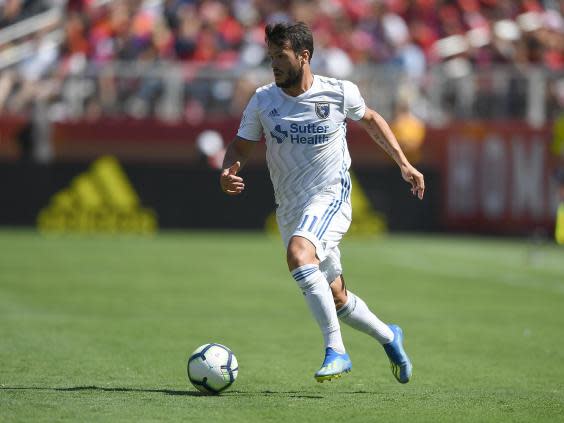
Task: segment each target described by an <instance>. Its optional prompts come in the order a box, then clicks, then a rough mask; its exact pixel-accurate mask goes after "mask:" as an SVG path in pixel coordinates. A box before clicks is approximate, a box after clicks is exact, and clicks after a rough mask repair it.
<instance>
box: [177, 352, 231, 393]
mask: <svg viewBox="0 0 564 423" xmlns="http://www.w3.org/2000/svg"><path fill="white" fill-rule="evenodd" d="M238 372H239V365H238V363H237V358H236V357H235V354H233V353H232V352H231V350H230V349H229V348H227V347H226V346H225V345H221V344H205V345H202V346H200V347H198V348H197V349H196V351H194V352H193V353H192V354H190V358H189V359H188V379H190V382H192V385H194V387H195V388H196V389H198V390H199V391H202V392H205V393H208V394H219V393H220V392H223V391H224V390H226V389H227V388H229V387H230V386H231V385H232V384H233V382H235V379H237V373H238Z"/></svg>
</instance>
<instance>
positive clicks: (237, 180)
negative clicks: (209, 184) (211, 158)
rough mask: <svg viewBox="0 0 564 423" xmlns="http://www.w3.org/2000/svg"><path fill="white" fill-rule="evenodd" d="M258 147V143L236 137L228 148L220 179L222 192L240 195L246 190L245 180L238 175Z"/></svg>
mask: <svg viewBox="0 0 564 423" xmlns="http://www.w3.org/2000/svg"><path fill="white" fill-rule="evenodd" d="M256 145H257V143H256V142H253V141H248V140H246V139H244V138H241V137H239V136H236V137H235V139H234V140H233V141H232V142H231V144H229V146H228V147H227V150H226V152H225V158H224V159H223V166H222V169H223V170H222V171H221V175H220V177H219V184H220V186H221V190H222V191H223V192H224V193H226V194H227V195H239V194H241V193H242V192H243V190H244V189H245V183H244V181H243V178H241V177H240V176H237V173H238V172H239V170H240V169H241V168H242V167H243V166H244V165H245V163H246V162H247V160H248V159H249V157H251V154H252V153H253V150H254V149H255V146H256Z"/></svg>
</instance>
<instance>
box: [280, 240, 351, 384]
mask: <svg viewBox="0 0 564 423" xmlns="http://www.w3.org/2000/svg"><path fill="white" fill-rule="evenodd" d="M287 262H288V268H289V269H290V272H291V273H292V277H293V278H294V279H295V281H296V282H297V284H298V286H299V287H300V289H301V290H302V292H303V294H304V297H305V299H306V302H307V304H308V307H309V309H310V311H311V313H312V314H313V316H314V317H315V320H316V321H317V324H318V325H319V328H320V329H321V332H322V334H323V340H324V343H325V359H324V361H323V364H322V366H321V368H320V369H319V370H318V371H317V372H316V374H315V378H316V379H317V380H318V381H320V382H322V381H324V380H331V379H333V378H335V377H339V376H340V375H341V374H342V373H344V372H347V371H349V370H350V368H351V362H350V359H349V357H348V355H347V354H346V352H345V347H344V345H343V340H342V338H341V328H340V325H339V319H338V318H337V312H336V309H335V306H334V303H333V295H332V294H331V289H330V288H329V283H328V281H327V279H325V277H324V276H323V274H322V273H321V272H320V271H319V260H318V258H317V255H316V247H315V246H314V244H313V243H312V242H311V241H309V240H308V239H306V238H304V237H302V236H292V237H291V238H290V241H289V243H288V248H287Z"/></svg>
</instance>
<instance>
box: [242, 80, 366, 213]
mask: <svg viewBox="0 0 564 423" xmlns="http://www.w3.org/2000/svg"><path fill="white" fill-rule="evenodd" d="M365 110H366V106H365V104H364V99H363V98H362V96H361V95H360V92H359V90H358V87H357V86H356V85H355V84H353V83H352V82H349V81H341V80H337V79H333V78H327V77H323V76H319V75H314V79H313V84H312V86H311V87H310V88H309V90H307V91H306V92H305V93H303V94H300V95H299V96H297V97H292V96H289V95H287V94H286V93H284V92H283V91H282V89H280V88H278V87H277V86H276V85H275V84H274V83H272V84H269V85H265V86H263V87H260V88H258V89H257V90H256V93H255V94H254V95H253V97H252V98H251V100H250V101H249V104H248V105H247V108H246V109H245V111H244V113H243V117H242V119H241V124H240V126H239V130H238V132H237V135H238V136H239V137H241V138H244V139H246V140H249V141H259V140H260V139H261V137H262V134H263V133H264V135H265V138H266V147H267V151H266V160H267V163H268V169H269V171H270V178H271V180H272V185H273V186H274V195H275V199H276V203H277V204H278V206H279V210H278V211H279V213H280V212H282V213H286V212H290V211H292V210H295V209H297V208H303V207H304V206H306V205H307V204H308V202H309V201H310V199H311V198H312V197H313V196H315V195H316V194H318V193H320V192H322V191H324V190H325V189H327V188H329V187H333V186H335V185H339V184H341V185H343V187H342V188H341V189H342V190H345V189H350V187H345V186H344V185H346V184H347V183H349V182H347V181H348V180H349V178H348V169H349V167H350V163H351V158H350V155H349V151H348V148H347V142H346V121H345V120H346V118H350V119H353V120H359V119H361V118H362V117H363V116H364V112H365Z"/></svg>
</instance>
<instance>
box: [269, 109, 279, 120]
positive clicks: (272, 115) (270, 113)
mask: <svg viewBox="0 0 564 423" xmlns="http://www.w3.org/2000/svg"><path fill="white" fill-rule="evenodd" d="M268 116H269V117H271V118H273V117H280V113H278V110H276V108H274V109H272V110H271V111H270V112H269V113H268Z"/></svg>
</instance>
